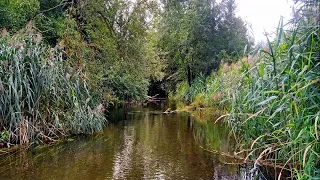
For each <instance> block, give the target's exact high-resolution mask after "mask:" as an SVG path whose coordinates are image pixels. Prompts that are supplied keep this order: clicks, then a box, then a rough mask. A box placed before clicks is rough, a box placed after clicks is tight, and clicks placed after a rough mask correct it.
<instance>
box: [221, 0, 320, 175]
mask: <svg viewBox="0 0 320 180" xmlns="http://www.w3.org/2000/svg"><path fill="white" fill-rule="evenodd" d="M313 5H315V6H316V7H318V6H319V3H318V2H312V3H310V4H306V8H307V9H309V8H311V9H312V7H311V6H313ZM317 11H318V10H317ZM309 18H310V19H304V20H300V21H298V23H296V24H293V25H292V27H291V28H288V30H285V27H284V25H283V24H282V21H280V23H279V27H278V31H277V34H276V38H275V40H274V41H270V40H269V39H268V47H267V48H266V49H263V50H260V52H261V55H260V56H259V61H258V63H256V64H255V65H253V66H252V67H251V68H250V69H248V71H246V72H245V73H244V78H243V80H242V83H241V84H240V85H239V86H238V87H237V90H236V91H235V93H234V94H232V95H231V96H229V99H228V101H229V102H230V105H231V106H230V110H229V114H228V116H227V118H226V120H227V121H228V123H229V124H230V125H231V127H232V130H233V131H234V132H235V134H237V136H236V137H237V143H238V144H239V145H242V146H239V147H238V149H237V150H238V153H239V154H244V155H245V156H246V157H247V159H252V160H254V161H255V164H260V165H266V164H269V165H270V164H271V165H272V166H273V167H274V170H275V172H276V173H275V177H274V178H280V177H281V175H282V174H283V173H284V171H289V172H290V173H291V175H290V176H292V177H295V178H297V179H317V178H319V177H320V139H319V135H320V133H319V129H320V124H319V115H320V108H319V107H320V89H319V87H320V78H319V77H320V67H319V65H320V64H319V62H320V61H319V53H320V48H319V47H320V46H319V38H320V37H319V32H320V31H319V22H315V21H313V20H312V18H313V17H312V16H311V17H309Z"/></svg>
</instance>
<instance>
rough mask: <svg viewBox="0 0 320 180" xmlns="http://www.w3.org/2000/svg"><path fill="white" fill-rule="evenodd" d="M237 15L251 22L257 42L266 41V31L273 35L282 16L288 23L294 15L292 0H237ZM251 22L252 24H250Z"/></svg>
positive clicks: (251, 29) (252, 33) (251, 30)
mask: <svg viewBox="0 0 320 180" xmlns="http://www.w3.org/2000/svg"><path fill="white" fill-rule="evenodd" d="M236 3H237V15H238V16H240V17H242V18H243V19H244V20H245V21H246V22H248V23H249V26H250V27H251V28H250V34H251V35H252V36H254V39H255V42H256V43H258V42H261V41H264V42H265V41H266V37H265V35H264V34H265V32H267V33H268V34H270V36H271V37H272V34H273V32H275V31H276V28H277V26H278V24H279V20H280V17H281V16H282V17H283V22H284V23H286V22H287V21H289V20H290V19H291V17H292V6H293V4H294V3H293V2H292V0H236ZM250 24H251V25H250Z"/></svg>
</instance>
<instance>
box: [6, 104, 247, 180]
mask: <svg viewBox="0 0 320 180" xmlns="http://www.w3.org/2000/svg"><path fill="white" fill-rule="evenodd" d="M172 106H173V105H172ZM167 107H169V105H168V104H166V103H162V104H160V105H152V104H149V105H146V106H145V107H138V108H129V109H117V110H112V111H111V112H110V115H109V120H110V121H113V122H115V123H110V124H109V125H108V126H107V127H106V128H105V130H104V131H103V133H100V134H97V135H94V136H77V137H75V138H74V140H73V141H72V142H64V143H60V144H56V145H51V146H41V147H36V148H33V149H32V150H28V151H20V152H18V153H15V154H12V155H10V156H7V157H1V160H0V179H33V180H34V179H57V180H62V179H90V180H93V179H241V170H240V168H239V166H238V165H230V163H233V162H234V160H233V159H232V158H230V157H228V156H225V155H222V154H227V153H232V141H231V140H230V138H229V136H228V133H229V131H228V130H227V128H226V127H225V125H223V124H214V122H213V118H214V117H213V115H212V114H211V115H207V114H205V113H202V112H199V113H196V114H193V115H191V114H189V113H174V114H163V113H162V112H163V111H164V110H165V109H166V108H167ZM172 108H174V107H172ZM209 151H218V152H223V153H222V154H221V153H214V152H209Z"/></svg>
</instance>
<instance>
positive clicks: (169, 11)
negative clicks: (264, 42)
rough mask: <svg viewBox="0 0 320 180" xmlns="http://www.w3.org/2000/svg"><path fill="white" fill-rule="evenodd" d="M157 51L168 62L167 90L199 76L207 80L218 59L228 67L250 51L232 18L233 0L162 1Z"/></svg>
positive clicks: (236, 20)
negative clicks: (159, 50) (245, 51)
mask: <svg viewBox="0 0 320 180" xmlns="http://www.w3.org/2000/svg"><path fill="white" fill-rule="evenodd" d="M163 6H164V12H163V14H162V23H161V24H160V28H159V36H160V38H159V47H160V48H161V50H162V52H163V55H164V56H165V57H166V59H168V60H169V67H168V69H167V76H168V79H167V80H168V82H169V83H168V84H169V85H170V84H171V85H172V84H173V85H174V86H173V87H170V86H169V87H167V89H169V90H172V89H175V85H176V83H177V82H180V81H182V80H185V79H187V81H188V85H189V86H191V83H192V81H193V80H194V79H195V77H197V76H199V75H203V76H205V77H206V76H208V75H210V74H211V73H212V72H214V71H215V70H217V69H218V67H219V65H220V62H221V60H222V59H224V60H225V61H227V62H229V63H231V62H233V61H237V60H238V59H239V57H241V56H242V55H243V49H244V47H245V46H246V45H247V47H248V48H249V47H251V45H252V40H251V39H250V37H249V36H248V32H247V28H246V24H245V22H244V21H243V20H242V19H241V18H239V17H237V16H236V15H235V11H236V3H235V1H234V0H228V1H222V2H221V3H217V2H216V1H211V0H195V1H165V2H163Z"/></svg>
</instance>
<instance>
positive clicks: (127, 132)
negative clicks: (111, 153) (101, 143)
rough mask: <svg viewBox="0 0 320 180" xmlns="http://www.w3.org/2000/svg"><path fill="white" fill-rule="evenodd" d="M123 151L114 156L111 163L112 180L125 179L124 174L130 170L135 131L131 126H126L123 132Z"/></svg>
mask: <svg viewBox="0 0 320 180" xmlns="http://www.w3.org/2000/svg"><path fill="white" fill-rule="evenodd" d="M123 134H124V135H123V139H124V142H123V149H122V151H121V152H118V153H117V154H115V157H114V163H113V179H125V177H126V176H125V175H126V174H125V173H126V171H127V170H128V169H131V161H132V157H131V156H132V152H133V142H134V139H135V129H134V127H133V126H126V127H125V129H124V132H123Z"/></svg>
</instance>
